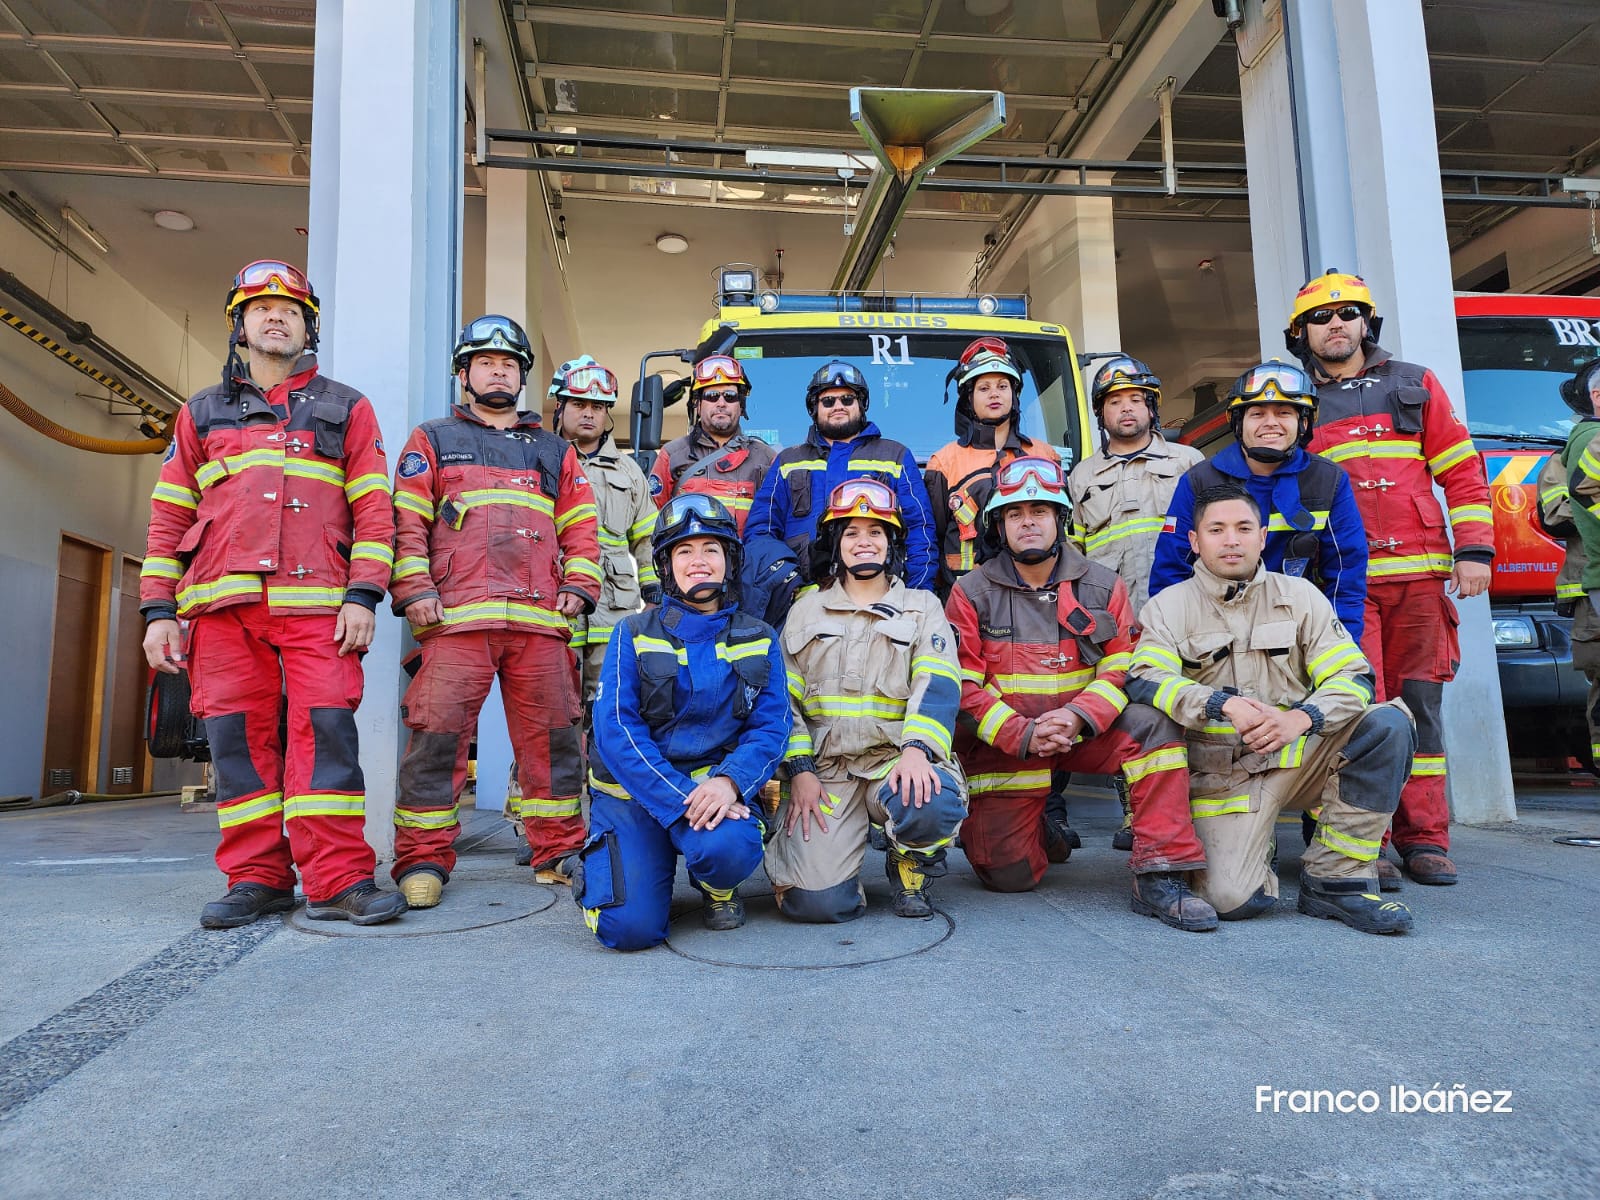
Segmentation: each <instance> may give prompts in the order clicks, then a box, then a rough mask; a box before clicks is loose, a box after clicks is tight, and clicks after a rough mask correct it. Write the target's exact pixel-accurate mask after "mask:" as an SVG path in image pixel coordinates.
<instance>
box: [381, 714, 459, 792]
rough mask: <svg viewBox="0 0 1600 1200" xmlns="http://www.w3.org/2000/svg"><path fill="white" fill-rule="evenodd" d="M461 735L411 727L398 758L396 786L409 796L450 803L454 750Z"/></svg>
mask: <svg viewBox="0 0 1600 1200" xmlns="http://www.w3.org/2000/svg"><path fill="white" fill-rule="evenodd" d="M461 737H462V735H461V734H458V733H429V732H428V731H426V730H422V729H414V730H412V732H411V740H410V741H409V742H408V743H407V744H406V752H405V756H404V757H403V758H402V759H401V760H400V778H399V780H398V781H397V787H398V790H399V792H400V794H401V795H402V796H404V797H406V798H407V799H408V800H416V801H429V802H432V803H434V804H440V805H443V804H449V803H451V802H452V801H453V800H454V799H455V770H456V752H457V750H458V748H459V746H460V744H461V741H460V739H461Z"/></svg>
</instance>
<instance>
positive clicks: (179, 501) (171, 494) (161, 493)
mask: <svg viewBox="0 0 1600 1200" xmlns="http://www.w3.org/2000/svg"><path fill="white" fill-rule="evenodd" d="M150 498H151V499H152V500H164V501H166V503H168V504H176V505H177V506H178V507H179V508H198V507H200V497H199V495H198V494H196V493H195V492H191V491H190V490H189V489H188V488H186V487H180V486H179V485H178V484H176V483H168V482H166V481H165V480H162V481H161V482H160V483H157V484H156V488H155V491H154V492H152V493H151V496H150Z"/></svg>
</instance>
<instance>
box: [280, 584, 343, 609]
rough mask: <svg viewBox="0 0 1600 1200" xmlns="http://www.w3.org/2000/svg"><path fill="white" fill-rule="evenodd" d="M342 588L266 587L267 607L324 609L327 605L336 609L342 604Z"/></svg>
mask: <svg viewBox="0 0 1600 1200" xmlns="http://www.w3.org/2000/svg"><path fill="white" fill-rule="evenodd" d="M344 591H345V590H344V588H342V587H331V588H330V587H280V586H279V585H278V584H275V583H269V584H268V585H267V606H268V607H269V608H325V607H328V606H329V605H331V606H333V607H334V608H337V607H338V606H339V605H341V604H343V603H344Z"/></svg>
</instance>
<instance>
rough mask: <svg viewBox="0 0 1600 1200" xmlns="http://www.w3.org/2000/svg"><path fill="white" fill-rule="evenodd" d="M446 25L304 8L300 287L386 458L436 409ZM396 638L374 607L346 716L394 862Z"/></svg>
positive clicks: (449, 182) (452, 271)
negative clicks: (306, 94) (306, 179)
mask: <svg viewBox="0 0 1600 1200" xmlns="http://www.w3.org/2000/svg"><path fill="white" fill-rule="evenodd" d="M460 45H461V37H460V15H459V13H457V12H456V10H455V6H453V5H443V4H436V3H430V2H429V0H389V2H388V3H385V4H381V5H380V4H373V3H347V2H345V0H322V2H321V3H319V4H318V5H317V35H316V62H315V66H316V82H315V91H314V93H313V108H312V113H313V116H312V122H313V124H312V136H313V143H312V160H311V225H310V236H311V244H310V255H309V258H310V262H309V267H310V272H309V273H310V275H311V281H312V284H313V286H314V287H316V288H317V291H318V295H319V298H320V299H321V300H322V303H323V313H324V316H323V323H322V325H323V335H322V351H321V356H320V357H321V363H322V367H323V369H324V370H325V371H326V372H327V374H328V375H330V376H332V377H333V378H335V379H339V380H341V381H342V382H345V383H347V384H349V385H350V386H352V387H355V388H358V389H360V390H361V391H362V392H364V393H365V394H366V395H367V396H368V398H370V399H371V401H372V404H373V407H374V408H375V409H376V410H377V415H378V422H379V424H380V426H381V427H382V429H383V435H384V441H385V445H386V446H387V447H388V449H389V451H390V453H391V455H392V454H393V453H394V452H395V451H397V450H398V449H399V447H400V445H401V444H402V443H403V442H404V440H405V438H406V435H407V434H408V433H409V432H410V430H411V428H412V426H414V425H416V424H417V423H418V422H419V421H422V420H424V419H425V418H427V417H431V416H438V415H439V414H440V413H442V412H443V411H444V409H445V405H446V404H447V403H448V401H449V397H450V385H449V354H450V346H451V344H452V339H453V338H454V335H455V325H456V319H457V314H456V309H457V307H458V306H459V300H458V297H459V292H460V288H459V285H458V282H457V277H458V263H459V259H460V242H461V189H462V146H461V137H462V126H463V121H464V112H463V100H462V90H461V78H462V67H461V61H460ZM404 641H405V634H404V631H403V627H402V625H401V623H400V622H399V621H397V620H396V619H395V618H394V617H393V616H391V615H390V614H389V612H388V609H387V606H385V605H380V606H379V609H378V632H377V636H376V638H375V639H374V640H373V645H372V650H371V651H370V652H369V653H368V655H367V658H366V698H365V700H364V701H363V703H362V705H361V709H360V712H359V713H358V714H357V718H356V723H357V727H358V728H359V730H360V734H361V763H362V767H363V769H364V770H365V772H366V779H367V827H366V832H367V840H368V841H370V842H371V843H372V844H373V845H374V846H375V847H376V848H377V849H378V851H379V853H380V855H386V854H389V853H392V850H393V845H394V831H393V826H392V821H393V813H394V791H395V776H396V771H397V768H398V765H399V760H400V753H401V751H402V749H403V748H404V745H405V738H404V734H405V730H404V728H403V727H402V726H401V724H400V696H401V693H402V690H403V686H404V678H403V675H402V673H401V671H400V658H401V652H402V645H403V643H404Z"/></svg>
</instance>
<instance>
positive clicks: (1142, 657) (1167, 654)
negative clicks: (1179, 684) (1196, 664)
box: [1133, 645, 1183, 675]
mask: <svg viewBox="0 0 1600 1200" xmlns="http://www.w3.org/2000/svg"><path fill="white" fill-rule="evenodd" d="M1133 665H1134V666H1136V667H1155V668H1156V669H1157V670H1161V671H1170V672H1172V673H1173V674H1175V675H1182V674H1183V660H1182V659H1181V658H1179V657H1178V656H1177V655H1176V654H1174V653H1173V652H1172V651H1171V650H1167V649H1165V648H1164V647H1161V646H1149V645H1145V646H1140V647H1139V648H1138V649H1137V650H1135V651H1134V652H1133Z"/></svg>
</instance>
